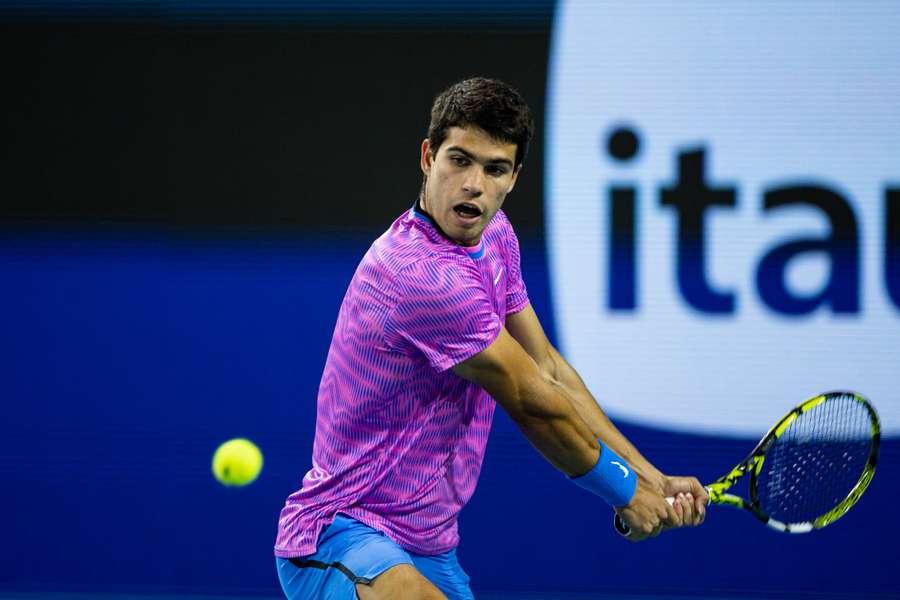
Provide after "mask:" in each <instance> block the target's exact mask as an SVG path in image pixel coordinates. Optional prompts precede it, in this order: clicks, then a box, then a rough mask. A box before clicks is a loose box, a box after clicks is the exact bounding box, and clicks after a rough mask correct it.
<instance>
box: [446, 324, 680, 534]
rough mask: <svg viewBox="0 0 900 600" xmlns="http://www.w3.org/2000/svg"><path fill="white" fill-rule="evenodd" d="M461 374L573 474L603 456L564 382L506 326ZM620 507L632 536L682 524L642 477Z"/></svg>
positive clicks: (549, 457) (586, 469)
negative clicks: (631, 494)
mask: <svg viewBox="0 0 900 600" xmlns="http://www.w3.org/2000/svg"><path fill="white" fill-rule="evenodd" d="M453 370H454V372H455V373H456V374H457V375H459V376H460V377H462V378H464V379H467V380H469V381H472V382H474V383H477V384H478V385H480V386H481V387H482V388H484V389H485V390H486V391H487V392H488V393H489V394H490V395H491V396H492V397H493V398H494V399H495V400H496V401H497V402H498V403H499V404H500V405H501V406H502V407H503V408H504V410H506V412H507V413H508V414H509V415H510V417H511V418H512V419H513V421H515V423H516V424H517V425H518V426H519V429H521V431H522V433H523V434H524V435H525V437H527V438H528V440H529V441H530V442H531V443H532V444H533V445H534V447H535V448H537V450H538V451H539V452H540V453H541V454H543V455H544V457H545V458H546V459H547V460H548V461H549V462H550V463H551V464H553V465H554V466H555V467H556V468H558V469H559V470H560V471H562V472H563V473H565V474H566V475H569V476H570V477H580V476H582V475H584V474H585V473H588V472H589V471H592V469H594V467H595V466H596V465H597V464H598V459H599V458H600V446H599V444H598V443H597V436H596V435H595V434H594V433H593V432H592V431H591V429H590V428H589V427H588V426H587V424H586V423H585V422H584V420H583V419H582V418H581V417H580V416H579V414H578V412H577V411H576V409H575V405H574V402H573V401H572V400H571V399H570V398H569V397H568V394H567V392H566V390H565V389H564V388H563V387H562V385H561V384H560V382H559V381H558V380H557V379H554V378H553V377H550V376H548V374H547V372H546V371H544V370H542V369H540V368H539V367H538V365H537V363H536V362H535V361H534V359H533V358H532V357H531V356H530V355H529V354H528V353H527V352H526V351H525V350H524V349H523V347H522V346H521V345H520V344H519V343H518V342H517V341H516V340H515V339H513V337H512V336H511V335H510V334H509V332H508V331H507V330H506V329H501V330H500V334H499V336H498V337H497V339H496V340H495V341H494V342H493V343H492V344H491V345H490V346H488V347H487V348H486V349H485V350H483V351H481V352H479V353H478V354H476V355H475V356H473V357H471V358H469V359H468V360H465V361H463V362H461V363H459V364H458V365H456V366H455V367H453ZM620 508H622V509H623V510H625V511H626V512H625V513H624V514H623V517H625V519H626V522H627V523H628V524H629V526H630V527H631V529H632V531H633V539H635V540H638V539H643V538H645V537H647V536H650V535H656V534H657V533H659V531H660V530H661V529H662V527H663V526H668V527H672V526H679V525H681V524H682V523H681V516H680V514H679V513H678V512H677V511H676V510H675V509H673V508H672V507H671V506H669V504H668V503H667V502H666V501H665V500H664V499H663V497H662V496H661V495H660V494H659V492H657V491H655V490H652V489H651V488H650V487H649V486H648V485H647V483H646V482H645V481H643V479H642V478H639V479H638V485H637V489H636V490H635V492H634V496H633V497H632V499H631V501H630V502H629V503H628V504H627V506H626V505H622V506H621V507H620Z"/></svg>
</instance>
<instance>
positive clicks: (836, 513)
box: [706, 391, 881, 533]
mask: <svg viewBox="0 0 900 600" xmlns="http://www.w3.org/2000/svg"><path fill="white" fill-rule="evenodd" d="M837 396H841V397H846V396H850V397H853V398H854V399H855V400H856V401H857V402H859V403H861V404H862V405H863V406H864V407H865V408H866V410H867V411H868V413H869V417H870V419H871V431H870V432H871V436H872V437H871V444H870V450H869V457H868V459H867V460H866V465H865V467H864V468H863V472H862V474H861V475H860V478H859V480H858V481H857V482H856V485H855V486H854V487H853V488H852V489H851V490H850V492H849V493H848V494H847V497H846V498H844V500H842V501H841V502H840V503H838V505H837V506H835V507H834V508H833V509H831V510H830V511H828V512H827V513H825V514H824V515H821V516H819V517H817V518H816V519H815V520H813V521H805V522H798V523H783V522H781V521H778V520H777V519H774V518H772V517H770V516H769V515H767V514H766V513H765V512H764V511H763V510H762V508H761V507H760V503H759V489H758V484H759V475H760V473H761V472H762V468H763V464H765V460H766V452H768V450H769V448H770V447H771V446H772V444H774V443H775V440H777V439H778V438H779V437H780V436H781V435H782V434H783V433H784V432H785V431H786V430H787V429H788V427H789V426H790V425H791V423H793V422H794V421H795V420H796V419H797V417H799V416H800V415H802V414H803V413H806V412H808V411H810V410H812V409H813V408H815V407H817V406H819V405H820V404H822V403H824V402H827V401H828V400H830V399H832V398H834V397H837ZM880 443H881V425H880V422H879V420H878V414H877V413H876V412H875V409H874V408H873V407H872V405H871V404H870V403H869V402H868V400H866V399H865V398H863V397H862V396H861V395H859V394H857V393H856V392H849V391H831V392H826V393H824V394H820V395H818V396H815V397H813V398H810V399H809V400H806V401H805V402H802V403H801V404H799V405H798V406H796V407H795V408H793V409H792V410H791V411H789V412H788V413H787V414H786V415H784V416H783V417H782V418H781V419H780V420H779V421H778V422H777V423H775V425H773V426H772V428H771V429H769V431H768V432H767V433H766V435H764V436H763V438H762V439H761V440H760V442H759V443H758V444H757V445H756V447H755V448H754V449H753V450H752V451H751V452H750V454H749V455H747V458H745V459H744V460H742V461H741V462H740V463H739V464H738V465H737V466H736V467H735V468H734V469H732V470H731V472H730V473H728V474H727V475H725V476H723V477H720V478H719V479H717V480H716V481H714V482H713V483H711V484H709V485H708V486H706V489H707V491H708V492H709V501H710V503H711V504H724V505H728V506H734V507H736V508H743V509H744V510H746V511H748V512H749V513H750V514H752V515H753V516H755V517H756V518H757V519H759V520H760V521H762V522H763V523H765V524H766V525H767V526H768V527H770V528H772V529H774V530H776V531H782V532H785V533H807V532H809V531H812V530H814V529H821V528H822V527H825V526H826V525H830V524H831V523H834V522H835V521H837V520H838V519H840V518H841V517H842V516H843V515H844V514H845V513H846V512H847V511H848V510H850V508H851V507H852V506H853V505H854V504H856V502H857V501H858V500H859V498H860V497H861V496H862V495H863V492H865V491H866V488H868V487H869V483H871V481H872V477H873V476H874V474H875V466H876V464H877V463H878V453H879V448H880ZM748 473H749V474H750V500H749V501H748V500H746V499H744V498H742V497H740V496H736V495H734V494H729V493H727V490H728V489H729V488H731V487H732V486H733V485H734V484H735V483H736V482H737V481H738V480H739V479H741V478H742V477H744V476H745V475H747V474H748Z"/></svg>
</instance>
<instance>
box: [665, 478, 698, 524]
mask: <svg viewBox="0 0 900 600" xmlns="http://www.w3.org/2000/svg"><path fill="white" fill-rule="evenodd" d="M662 492H663V495H665V496H667V497H669V498H675V504H674V505H673V508H674V509H675V512H676V513H678V515H679V517H680V518H681V522H682V525H684V526H685V527H696V526H697V525H700V524H701V523H703V521H704V519H705V518H706V505H707V504H709V493H708V492H707V491H706V488H704V487H703V486H702V485H700V482H699V481H698V480H697V478H696V477H664V478H663V490H662Z"/></svg>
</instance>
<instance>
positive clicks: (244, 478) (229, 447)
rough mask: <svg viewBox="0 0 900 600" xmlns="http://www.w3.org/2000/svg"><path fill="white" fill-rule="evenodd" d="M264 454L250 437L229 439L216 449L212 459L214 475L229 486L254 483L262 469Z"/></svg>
mask: <svg viewBox="0 0 900 600" xmlns="http://www.w3.org/2000/svg"><path fill="white" fill-rule="evenodd" d="M262 466H263V456H262V452H260V451H259V448H258V447H257V446H256V444H254V443H253V442H251V441H250V440H248V439H244V438H236V439H233V440H228V441H227V442H225V443H224V444H222V445H221V446H219V447H218V448H217V449H216V453H215V454H213V459H212V472H213V476H215V478H216V479H218V480H219V483H221V484H222V485H227V486H241V485H247V484H248V483H253V480H255V479H256V478H257V477H259V472H260V471H261V470H262Z"/></svg>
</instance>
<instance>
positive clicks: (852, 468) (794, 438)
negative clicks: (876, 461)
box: [757, 394, 872, 523]
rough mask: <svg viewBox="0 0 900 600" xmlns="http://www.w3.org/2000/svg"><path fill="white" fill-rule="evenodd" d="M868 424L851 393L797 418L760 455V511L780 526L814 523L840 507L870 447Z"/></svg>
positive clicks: (863, 409) (832, 399) (867, 414)
mask: <svg viewBox="0 0 900 600" xmlns="http://www.w3.org/2000/svg"><path fill="white" fill-rule="evenodd" d="M871 430H872V420H871V416H870V414H869V411H868V410H867V407H866V406H865V405H864V404H863V403H861V402H859V401H857V399H856V398H855V397H854V396H853V395H852V394H842V395H837V396H834V397H829V399H828V400H826V401H825V402H823V403H822V404H819V405H818V406H816V407H814V408H812V409H810V410H809V411H807V412H805V413H803V414H800V415H798V416H797V418H796V419H795V420H794V422H793V423H791V424H790V425H789V426H788V428H787V429H786V430H785V431H784V432H783V433H782V435H781V436H779V437H778V438H776V439H775V441H774V443H773V445H772V447H770V448H769V451H768V452H767V453H766V459H765V462H764V463H763V472H762V473H760V478H759V481H758V485H757V493H758V495H759V503H760V506H761V507H762V509H763V510H764V511H765V512H766V513H767V514H768V515H769V516H771V517H773V518H774V519H777V520H779V521H782V522H784V523H802V522H809V521H813V520H815V519H816V518H817V517H819V516H821V515H823V514H825V513H827V512H829V511H830V510H831V509H833V508H834V507H835V506H837V505H838V504H839V503H840V502H842V501H843V500H844V499H845V498H846V497H847V495H848V494H849V493H850V491H851V490H852V489H853V487H854V486H855V485H856V483H857V481H858V480H859V477H860V474H861V473H862V472H863V468H864V467H865V465H866V462H867V460H868V457H869V453H870V451H871V447H872V435H871Z"/></svg>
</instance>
